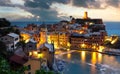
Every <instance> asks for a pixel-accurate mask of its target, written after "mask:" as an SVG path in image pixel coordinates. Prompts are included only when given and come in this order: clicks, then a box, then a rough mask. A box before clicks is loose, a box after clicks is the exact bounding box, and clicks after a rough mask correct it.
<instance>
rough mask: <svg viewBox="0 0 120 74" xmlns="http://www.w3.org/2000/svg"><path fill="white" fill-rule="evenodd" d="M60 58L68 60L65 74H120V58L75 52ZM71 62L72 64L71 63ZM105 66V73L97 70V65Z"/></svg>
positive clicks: (95, 53)
mask: <svg viewBox="0 0 120 74" xmlns="http://www.w3.org/2000/svg"><path fill="white" fill-rule="evenodd" d="M59 58H62V59H64V60H66V61H67V62H68V61H69V62H68V63H67V65H66V67H67V68H68V69H67V71H65V72H64V74H80V73H81V74H120V61H119V60H120V57H119V56H118V57H116V56H109V55H103V54H101V53H97V52H87V51H79V52H77V51H75V52H72V53H67V54H64V55H62V56H60V57H59ZM70 61H71V62H70ZM96 63H100V64H102V65H103V66H105V68H106V70H105V71H99V70H97V69H96V66H95V64H96Z"/></svg>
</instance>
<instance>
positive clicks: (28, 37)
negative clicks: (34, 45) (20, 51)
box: [20, 33, 30, 43]
mask: <svg viewBox="0 0 120 74" xmlns="http://www.w3.org/2000/svg"><path fill="white" fill-rule="evenodd" d="M20 36H21V37H22V40H25V43H27V42H29V40H30V35H29V34H26V33H21V34H20Z"/></svg>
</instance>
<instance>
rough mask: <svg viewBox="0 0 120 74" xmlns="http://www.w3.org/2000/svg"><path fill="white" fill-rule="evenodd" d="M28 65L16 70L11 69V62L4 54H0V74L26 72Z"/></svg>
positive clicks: (22, 73) (20, 73) (21, 73)
mask: <svg viewBox="0 0 120 74" xmlns="http://www.w3.org/2000/svg"><path fill="white" fill-rule="evenodd" d="M25 70H27V67H22V68H19V69H18V70H16V71H14V70H12V69H11V67H10V64H9V63H8V62H7V60H5V59H4V58H3V57H2V56H0V74H24V71H25Z"/></svg>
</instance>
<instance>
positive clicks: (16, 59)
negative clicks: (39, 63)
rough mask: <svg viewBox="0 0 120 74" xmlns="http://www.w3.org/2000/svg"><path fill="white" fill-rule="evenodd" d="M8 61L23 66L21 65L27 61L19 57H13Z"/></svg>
mask: <svg viewBox="0 0 120 74" xmlns="http://www.w3.org/2000/svg"><path fill="white" fill-rule="evenodd" d="M10 61H12V62H15V63H17V64H21V65H23V64H24V63H26V62H27V61H28V60H27V59H26V58H23V57H21V56H18V55H13V56H12V57H11V58H10Z"/></svg>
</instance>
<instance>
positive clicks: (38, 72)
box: [35, 69, 54, 74]
mask: <svg viewBox="0 0 120 74" xmlns="http://www.w3.org/2000/svg"><path fill="white" fill-rule="evenodd" d="M35 74H54V72H53V71H45V70H44V69H41V70H36V72H35Z"/></svg>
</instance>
